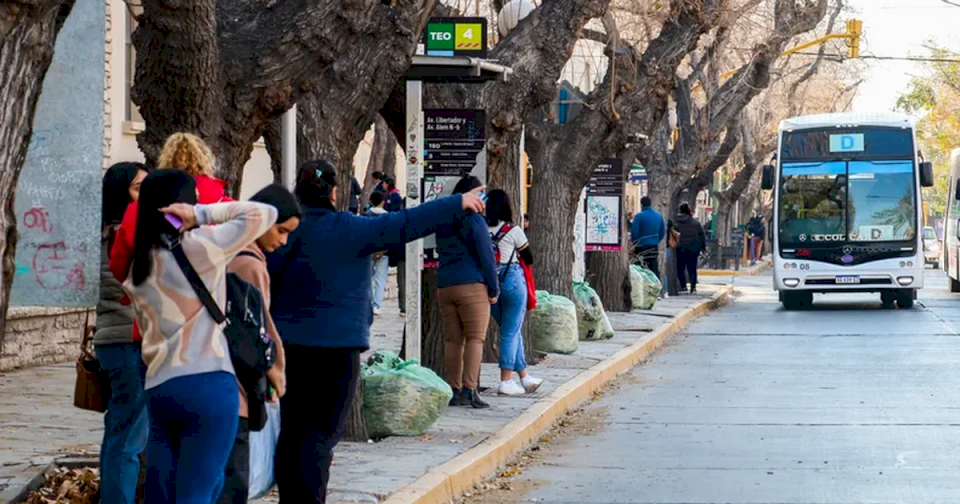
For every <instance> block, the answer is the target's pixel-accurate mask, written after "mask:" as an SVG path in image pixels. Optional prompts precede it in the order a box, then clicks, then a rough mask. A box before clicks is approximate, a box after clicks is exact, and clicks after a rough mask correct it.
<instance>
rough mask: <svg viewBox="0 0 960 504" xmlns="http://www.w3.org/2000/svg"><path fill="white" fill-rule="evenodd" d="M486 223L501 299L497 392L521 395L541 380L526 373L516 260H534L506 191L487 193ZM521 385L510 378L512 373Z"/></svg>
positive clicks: (523, 302) (523, 291)
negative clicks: (493, 250) (496, 259)
mask: <svg viewBox="0 0 960 504" xmlns="http://www.w3.org/2000/svg"><path fill="white" fill-rule="evenodd" d="M487 226H489V232H490V239H491V240H492V241H493V246H494V249H495V250H496V251H497V253H496V254H495V255H496V256H497V257H498V265H497V266H498V268H499V269H498V271H497V276H498V279H499V281H500V299H499V300H497V304H495V305H493V308H492V312H493V320H496V321H497V325H498V326H500V385H499V386H498V387H497V393H498V394H500V395H509V396H515V395H522V394H524V393H533V392H536V390H537V389H538V388H540V385H541V384H542V383H543V380H541V379H539V378H534V377H533V376H530V375H529V374H528V373H527V361H526V358H525V352H524V348H523V334H521V332H520V330H521V329H522V328H523V319H524V317H526V315H527V279H526V277H525V276H524V274H523V268H521V267H520V263H519V261H521V260H522V261H523V262H524V263H526V264H529V265H532V264H533V253H531V252H530V242H529V241H527V235H526V234H525V233H524V232H523V230H522V229H520V227H519V226H516V225H514V224H513V209H512V208H511V207H510V198H509V197H508V196H507V193H506V192H504V191H501V190H500V189H496V190H493V191H490V194H489V196H488V197H487ZM514 372H516V373H517V375H518V376H519V377H520V385H517V382H515V381H513V373H514Z"/></svg>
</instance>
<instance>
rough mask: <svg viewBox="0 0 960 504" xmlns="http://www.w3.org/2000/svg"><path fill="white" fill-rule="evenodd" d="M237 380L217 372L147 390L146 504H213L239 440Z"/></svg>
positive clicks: (174, 379) (183, 378)
mask: <svg viewBox="0 0 960 504" xmlns="http://www.w3.org/2000/svg"><path fill="white" fill-rule="evenodd" d="M238 394H239V391H238V389H237V379H236V378H235V377H234V376H233V375H232V374H230V373H225V372H215V373H203V374H198V375H190V376H182V377H179V378H173V379H171V380H169V381H166V382H164V383H163V384H161V385H159V386H157V387H154V388H152V389H150V390H148V391H147V397H149V398H150V442H149V445H148V446H147V482H146V485H145V488H144V494H145V496H146V499H145V500H146V504H160V503H176V504H212V503H214V502H216V501H217V498H218V497H219V496H220V491H221V489H222V488H223V479H224V469H225V468H226V466H227V459H228V458H229V457H230V452H231V451H232V450H233V444H234V440H235V438H236V435H237V413H238V411H239V408H240V399H239V395H238Z"/></svg>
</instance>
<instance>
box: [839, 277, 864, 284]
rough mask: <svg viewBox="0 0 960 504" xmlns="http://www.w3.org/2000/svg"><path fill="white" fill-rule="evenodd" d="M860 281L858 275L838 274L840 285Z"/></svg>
mask: <svg viewBox="0 0 960 504" xmlns="http://www.w3.org/2000/svg"><path fill="white" fill-rule="evenodd" d="M858 283H860V277H859V276H857V275H844V276H837V284H838V285H839V284H845V285H849V284H858Z"/></svg>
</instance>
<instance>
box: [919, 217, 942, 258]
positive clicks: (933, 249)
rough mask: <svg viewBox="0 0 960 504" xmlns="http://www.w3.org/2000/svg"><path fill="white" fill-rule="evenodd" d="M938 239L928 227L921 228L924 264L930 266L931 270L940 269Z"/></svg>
mask: <svg viewBox="0 0 960 504" xmlns="http://www.w3.org/2000/svg"><path fill="white" fill-rule="evenodd" d="M940 257H941V254H940V239H939V238H937V232H936V230H934V229H933V228H932V227H930V226H926V227H924V228H923V258H924V261H923V262H924V263H925V264H932V265H933V269H940Z"/></svg>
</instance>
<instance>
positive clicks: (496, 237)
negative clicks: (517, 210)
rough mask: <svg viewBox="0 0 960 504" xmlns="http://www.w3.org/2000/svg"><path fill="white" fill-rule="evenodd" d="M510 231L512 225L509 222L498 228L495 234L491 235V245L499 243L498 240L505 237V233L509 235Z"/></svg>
mask: <svg viewBox="0 0 960 504" xmlns="http://www.w3.org/2000/svg"><path fill="white" fill-rule="evenodd" d="M511 229H513V225H512V224H510V223H509V222H506V223H504V224H503V225H502V226H500V229H499V230H498V231H497V233H496V234H495V235H493V244H494V245H496V244H498V243H500V240H502V239H503V238H504V237H505V236H507V233H509V232H510V230H511Z"/></svg>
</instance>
